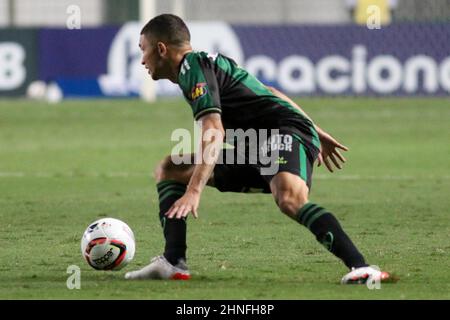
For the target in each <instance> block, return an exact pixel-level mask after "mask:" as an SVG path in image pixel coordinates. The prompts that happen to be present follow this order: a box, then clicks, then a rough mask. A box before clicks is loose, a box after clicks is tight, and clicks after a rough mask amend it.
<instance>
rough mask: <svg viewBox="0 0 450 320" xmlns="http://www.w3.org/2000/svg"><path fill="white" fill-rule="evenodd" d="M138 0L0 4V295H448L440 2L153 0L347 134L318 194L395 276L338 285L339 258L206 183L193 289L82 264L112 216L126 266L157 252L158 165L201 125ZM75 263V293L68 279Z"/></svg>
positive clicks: (447, 11) (256, 202)
mask: <svg viewBox="0 0 450 320" xmlns="http://www.w3.org/2000/svg"><path fill="white" fill-rule="evenodd" d="M144 2H146V1H141V2H139V1H137V0H132V1H121V0H78V1H76V0H39V1H33V0H0V204H1V206H0V217H1V220H2V221H3V227H2V230H0V231H1V232H0V237H1V240H2V241H3V243H4V246H3V249H2V252H1V253H0V256H1V257H2V261H5V264H4V265H3V266H2V267H1V269H0V278H1V279H0V280H1V281H0V297H1V298H40V297H43V298H61V297H62V298H89V297H92V298H106V297H114V298H154V299H164V298H168V299H170V298H175V299H180V298H181V299H184V298H194V299H195V298H205V299H209V298H218V299H222V298H238V299H241V298H247V299H248V298H256V299H259V298H262V299H271V298H275V299H280V298H281V299H283V298H287V299H311V298H313V299H314V298H316V299H322V298H337V299H341V298H364V299H366V298H369V299H371V298H375V299H383V298H392V299H408V298H425V299H427V298H444V299H448V298H450V296H449V292H450V287H449V285H450V278H449V274H448V271H446V270H448V266H449V260H448V253H449V250H450V249H449V246H448V234H450V229H449V219H448V214H449V211H448V208H449V206H450V203H449V200H448V191H449V190H450V184H449V181H450V179H449V175H448V167H449V155H450V149H449V148H450V144H449V143H448V141H449V137H450V131H449V130H450V128H449V126H448V124H449V119H450V101H449V99H448V96H449V93H450V41H449V39H450V2H449V1H447V0H430V1H421V0H397V1H395V0H391V1H388V0H353V1H352V0H339V1H337V0H316V1H306V0H279V1H268V0H246V1H238V0H228V1H220V0H185V1H183V0H170V1H169V0H167V1H164V0H155V1H147V6H148V5H149V4H150V6H149V7H150V8H152V11H153V13H154V14H159V13H163V12H172V13H176V14H178V15H180V16H182V17H183V18H184V19H185V20H186V21H188V23H189V27H190V28H191V31H192V38H193V45H194V48H195V49H198V50H207V51H210V52H214V51H220V52H223V53H225V54H227V55H229V56H231V57H233V58H234V59H236V61H237V62H238V63H239V64H241V65H242V66H244V67H245V68H247V69H249V70H250V71H251V72H253V73H254V74H256V75H258V77H259V78H260V79H261V80H262V81H263V82H264V83H266V84H270V85H273V86H276V87H278V88H280V89H281V90H282V91H285V92H287V93H288V94H289V95H290V96H293V97H295V98H296V99H298V100H297V101H298V102H299V103H300V104H301V105H302V106H303V107H304V108H305V109H306V111H307V112H308V113H310V114H311V115H312V116H313V118H314V119H316V121H317V122H318V123H319V124H320V125H322V126H323V127H324V128H325V129H328V130H330V131H331V132H332V133H333V134H335V135H336V136H337V137H339V139H342V141H343V142H344V143H346V144H349V145H350V147H351V152H350V153H349V154H348V158H349V163H348V165H347V166H346V168H345V169H344V170H343V171H342V172H339V173H335V174H329V173H327V172H325V171H324V170H321V171H319V170H317V173H316V174H315V176H316V182H315V187H314V193H313V197H315V198H316V199H318V200H317V201H318V202H320V203H323V204H324V205H325V206H327V207H329V208H331V210H335V211H336V214H337V216H338V217H339V218H340V219H342V221H343V224H344V227H346V228H347V230H349V233H350V234H351V235H352V236H354V238H355V239H356V240H355V241H356V242H357V243H359V244H360V246H361V247H362V251H363V252H365V253H366V254H367V256H368V257H369V258H371V261H374V263H376V264H380V265H381V266H383V267H385V268H388V269H390V270H392V271H394V272H395V273H396V274H398V275H399V277H400V279H401V281H400V282H399V283H397V284H396V285H395V286H394V285H392V286H389V285H388V286H387V287H383V288H384V289H385V290H380V291H379V292H378V293H377V292H373V291H371V292H369V290H367V288H357V289H355V288H351V289H347V288H346V289H342V288H341V287H340V286H338V285H337V282H338V279H339V276H341V275H342V274H343V273H344V272H345V270H344V268H336V263H337V262H336V261H335V260H334V258H333V257H330V255H329V254H328V253H327V252H325V250H324V249H322V248H319V247H317V245H316V244H315V243H314V239H312V237H310V236H309V235H308V234H307V233H306V232H299V230H298V227H297V226H294V225H292V224H289V223H288V222H287V221H284V220H283V219H284V218H282V217H280V215H279V214H277V210H276V208H275V207H274V205H273V203H272V200H271V199H269V198H267V197H265V198H263V196H261V195H255V196H252V197H245V196H242V195H229V194H227V195H222V194H219V193H218V192H216V191H214V190H209V189H208V190H207V191H206V196H204V200H203V207H202V208H201V209H202V211H201V214H202V216H201V219H200V220H198V221H195V222H192V223H190V224H189V228H190V243H191V247H190V248H192V249H190V251H189V252H190V257H192V259H191V261H192V262H191V263H192V264H191V267H192V269H193V270H194V281H192V282H191V283H192V284H191V285H185V284H155V285H152V287H151V289H149V288H148V287H147V286H145V285H142V284H133V285H130V284H127V283H123V281H122V280H121V274H113V275H110V274H103V273H97V272H95V271H93V270H89V268H88V266H87V265H86V264H85V263H84V262H83V261H82V259H81V255H80V253H79V247H78V246H79V240H80V237H81V233H82V231H83V230H84V228H85V227H86V226H87V225H88V224H89V223H90V222H91V221H93V220H95V219H96V218H99V217H103V216H113V217H118V218H121V219H123V220H125V221H127V222H128V223H129V224H130V226H131V227H132V228H133V230H134V231H135V233H136V235H137V239H138V249H137V252H138V254H137V257H136V259H135V261H134V262H133V263H134V264H133V265H132V266H130V267H129V268H134V267H137V266H142V265H144V264H146V263H147V260H148V257H149V255H156V254H159V253H160V248H161V246H162V236H161V231H160V229H159V225H158V223H157V218H156V216H157V215H156V212H157V194H156V191H155V190H154V180H153V177H152V174H151V168H152V167H154V166H155V165H156V164H157V163H158V161H159V159H161V157H162V156H164V155H165V154H167V153H169V152H170V149H171V147H172V145H173V144H174V143H173V141H170V134H171V132H172V130H173V129H175V128H179V127H186V128H188V129H190V130H192V126H193V124H192V120H191V114H190V111H189V108H188V106H187V104H186V103H185V102H184V101H182V99H181V97H180V93H179V91H178V89H177V88H176V87H175V86H173V85H172V84H170V83H169V82H167V81H161V82H158V83H156V84H155V83H152V82H150V81H149V80H148V79H147V80H145V78H144V77H145V72H144V71H143V68H142V66H141V65H140V52H139V48H138V46H137V43H138V37H139V31H140V28H141V26H142V24H143V23H142V22H140V21H139V20H140V19H141V18H142V12H140V7H141V6H142V5H143V3H144ZM370 5H375V6H377V8H378V9H379V12H380V14H381V16H380V22H381V28H380V29H376V28H375V29H371V28H369V27H368V24H369V25H370V24H371V23H373V22H374V20H372V19H373V18H370V16H371V14H372V13H373V11H370V10H369V13H368V11H367V9H368V7H369V6H370ZM372 9H373V8H372ZM144 16H148V12H147V13H146V14H145V15H144ZM372 17H373V16H372ZM78 22H79V23H80V25H77V23H78ZM375 22H376V21H375ZM146 91H149V92H154V93H155V94H156V97H155V96H153V95H150V96H146V95H143V93H144V92H146ZM140 95H143V98H145V100H150V102H149V101H145V102H143V101H141V99H140V98H139V96H140ZM149 199H151V200H149ZM217 204H219V207H220V208H218V206H217ZM248 211H251V213H249V212H248ZM256 214H257V216H255V215H256ZM225 217H226V218H225ZM256 221H257V222H256ZM208 230H209V231H208ZM274 235H277V236H276V237H275V236H274ZM30 243H33V245H32V246H31V245H30ZM199 248H202V249H199ZM55 250H56V251H57V252H55ZM261 252H265V253H264V254H260V253H261ZM280 254H281V255H282V256H283V258H280V257H279V255H280ZM445 257H447V258H445ZM299 259H300V261H301V262H300V263H299V262H298V261H299ZM73 264H74V265H79V266H80V267H81V268H82V274H83V275H82V288H83V289H82V290H79V292H77V290H68V289H67V287H66V279H67V274H66V268H67V266H69V265H73ZM273 270H277V272H276V273H274V271H273ZM197 280H198V281H197ZM268 284H269V287H270V288H269V289H268ZM217 286H219V287H221V288H222V290H221V291H220V292H217V291H216V290H214V287H217Z"/></svg>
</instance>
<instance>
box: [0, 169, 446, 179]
mask: <svg viewBox="0 0 450 320" xmlns="http://www.w3.org/2000/svg"><path fill="white" fill-rule="evenodd" d="M59 177H62V178H82V177H89V178H100V177H107V178H131V177H151V174H150V173H145V172H73V171H68V172H0V178H59ZM313 179H317V180H423V179H426V180H449V179H450V176H447V175H445V176H411V175H381V176H374V175H345V174H334V175H333V174H316V175H313Z"/></svg>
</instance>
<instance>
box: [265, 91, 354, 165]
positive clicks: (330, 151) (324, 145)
mask: <svg viewBox="0 0 450 320" xmlns="http://www.w3.org/2000/svg"><path fill="white" fill-rule="evenodd" d="M267 88H268V89H269V90H270V91H271V92H272V93H273V94H274V95H276V96H277V97H278V98H280V99H283V100H285V101H287V102H289V103H290V104H291V105H293V106H294V107H296V108H297V109H299V110H300V111H301V113H302V114H304V115H305V116H306V117H307V118H308V119H309V120H310V121H311V123H312V124H313V125H314V128H315V129H316V131H317V134H318V135H319V139H320V153H319V157H318V159H317V160H318V166H319V167H320V165H321V164H322V163H323V164H325V166H326V167H327V169H328V170H329V171H330V172H333V166H332V165H331V162H333V164H334V165H335V166H336V168H338V169H342V164H341V163H340V162H342V163H344V162H345V161H346V159H345V158H344V156H343V155H342V154H341V153H340V151H339V149H341V150H344V151H348V148H347V147H346V146H344V145H343V144H341V143H340V142H338V141H337V140H336V139H335V138H333V137H332V136H331V135H330V134H329V133H327V132H325V131H324V130H322V129H321V128H320V127H319V126H318V125H317V124H315V123H314V121H313V120H312V119H311V117H310V116H308V114H307V113H306V112H305V111H304V110H303V109H302V108H301V107H300V106H299V105H298V104H297V103H295V102H294V101H293V100H292V99H291V98H289V97H288V96H286V95H285V94H284V93H282V92H280V91H279V90H277V89H275V88H273V87H267ZM330 160H331V162H330Z"/></svg>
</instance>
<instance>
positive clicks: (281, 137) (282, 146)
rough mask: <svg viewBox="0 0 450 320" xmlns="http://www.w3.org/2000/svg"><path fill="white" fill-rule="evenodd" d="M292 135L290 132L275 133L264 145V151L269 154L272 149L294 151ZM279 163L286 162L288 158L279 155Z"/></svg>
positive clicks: (277, 161)
mask: <svg viewBox="0 0 450 320" xmlns="http://www.w3.org/2000/svg"><path fill="white" fill-rule="evenodd" d="M292 140H293V139H292V136H291V135H290V134H275V135H272V136H270V137H269V139H268V140H267V141H266V142H265V144H264V145H263V147H262V152H263V153H264V154H268V153H269V152H272V151H288V152H292ZM276 163H278V164H286V163H287V160H285V159H284V157H279V158H278V160H276Z"/></svg>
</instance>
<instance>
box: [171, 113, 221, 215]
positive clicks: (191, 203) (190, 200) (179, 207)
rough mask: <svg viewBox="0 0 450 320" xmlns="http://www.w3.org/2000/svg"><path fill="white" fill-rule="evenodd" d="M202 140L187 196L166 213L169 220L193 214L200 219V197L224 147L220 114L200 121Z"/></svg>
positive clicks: (212, 114) (208, 115)
mask: <svg viewBox="0 0 450 320" xmlns="http://www.w3.org/2000/svg"><path fill="white" fill-rule="evenodd" d="M199 122H200V126H201V130H202V139H201V147H200V150H199V151H198V152H197V159H199V160H200V161H199V162H198V163H196V164H195V167H194V172H193V174H192V177H191V179H190V181H189V184H188V186H187V188H186V192H185V194H184V195H183V196H182V197H181V198H180V199H178V200H177V201H176V202H175V203H174V204H173V205H172V207H171V208H170V209H169V211H168V212H167V213H166V216H167V217H168V218H177V219H180V218H183V217H187V215H188V214H189V213H190V212H192V214H193V215H194V217H195V218H197V217H198V213H197V210H198V206H199V203H200V196H201V194H202V191H203V189H204V188H205V185H206V183H207V182H208V179H209V177H210V176H211V173H212V171H213V169H214V166H215V165H216V162H217V159H218V157H219V153H220V150H221V147H222V142H223V138H224V136H225V131H224V129H223V125H222V120H221V117H220V114H219V113H209V114H206V115H204V116H203V117H201V118H200V119H199Z"/></svg>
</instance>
